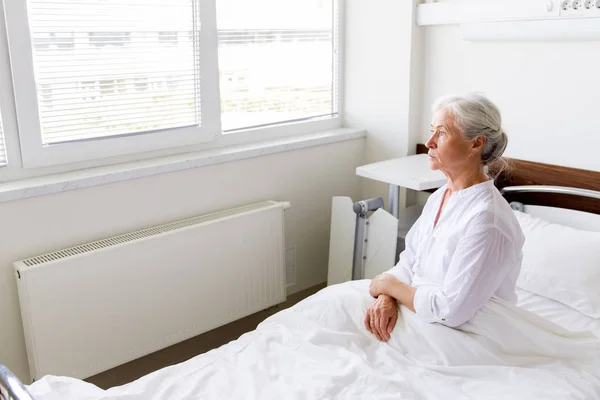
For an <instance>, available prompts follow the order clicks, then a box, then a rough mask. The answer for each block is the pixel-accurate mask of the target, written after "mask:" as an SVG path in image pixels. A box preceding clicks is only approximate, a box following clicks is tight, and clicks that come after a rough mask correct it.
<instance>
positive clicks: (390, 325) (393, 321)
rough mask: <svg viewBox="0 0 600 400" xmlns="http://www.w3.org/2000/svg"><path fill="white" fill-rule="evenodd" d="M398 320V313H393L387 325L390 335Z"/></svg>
mask: <svg viewBox="0 0 600 400" xmlns="http://www.w3.org/2000/svg"><path fill="white" fill-rule="evenodd" d="M397 321H398V313H397V312H395V313H393V314H392V318H390V322H389V323H388V326H387V332H388V336H389V334H391V333H392V331H393V330H394V327H395V326H396V322H397Z"/></svg>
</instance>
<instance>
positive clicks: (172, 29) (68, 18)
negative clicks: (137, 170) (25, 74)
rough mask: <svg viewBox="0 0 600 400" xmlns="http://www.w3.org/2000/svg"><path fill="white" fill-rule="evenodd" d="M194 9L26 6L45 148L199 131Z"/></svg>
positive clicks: (44, 2) (157, 3)
mask: <svg viewBox="0 0 600 400" xmlns="http://www.w3.org/2000/svg"><path fill="white" fill-rule="evenodd" d="M195 3H196V0H152V1H148V0H127V1H123V0H29V23H30V31H31V37H32V47H33V56H34V57H33V60H34V71H35V79H36V86H37V91H38V104H39V112H40V122H41V126H42V141H43V143H45V144H49V143H58V142H66V141H73V140H80V139H90V138H99V137H108V136H115V135H124V134H133V133H140V132H147V131H153V130H159V129H169V128H179V127H185V126H196V125H200V100H199V99H200V92H199V81H200V79H199V76H198V75H199V73H198V71H199V68H198V57H197V40H195V37H196V36H195V35H196V32H197V31H198V21H199V18H198V11H197V7H196V5H195ZM167 82H168V84H167Z"/></svg>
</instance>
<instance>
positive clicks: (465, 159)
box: [425, 109, 480, 173]
mask: <svg viewBox="0 0 600 400" xmlns="http://www.w3.org/2000/svg"><path fill="white" fill-rule="evenodd" d="M478 140H480V139H479V138H477V139H475V140H474V141H478ZM474 141H471V140H467V138H466V137H465V136H464V135H463V133H462V132H461V131H460V130H459V129H458V128H457V127H456V125H455V124H454V117H453V116H452V114H450V113H449V112H448V111H447V110H445V109H441V110H438V111H437V112H436V113H435V114H434V116H433V121H432V122H431V137H430V138H429V140H428V141H427V143H425V146H427V148H428V149H429V153H428V155H429V166H430V167H431V169H433V170H440V171H442V172H445V173H448V172H450V173H453V172H459V171H461V170H463V169H464V168H465V167H470V166H471V164H473V163H474V160H478V159H477V158H474V156H475V155H476V154H477V152H476V151H475V150H476V147H477V145H476V144H475V143H474Z"/></svg>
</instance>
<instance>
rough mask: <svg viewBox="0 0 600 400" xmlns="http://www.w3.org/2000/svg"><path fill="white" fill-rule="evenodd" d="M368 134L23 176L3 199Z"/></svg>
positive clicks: (3, 190) (310, 137)
mask: <svg viewBox="0 0 600 400" xmlns="http://www.w3.org/2000/svg"><path fill="white" fill-rule="evenodd" d="M365 136H366V131H365V130H364V129H350V128H340V129H335V130H330V131H325V132H319V133H311V134H305V135H297V136H291V137H285V138H280V139H275V140H268V141H263V142H257V143H251V144H245V145H238V146H228V147H222V148H216V149H210V150H204V151H198V152H194V153H186V154H178V155H173V156H166V157H160V158H154V159H150V160H141V161H134V162H129V163H123V164H115V165H108V166H103V167H96V168H89V169H83V170H78V171H71V172H64V173H59V174H53V175H47V176H42V177H37V178H29V179H23V180H18V181H13V182H7V183H3V184H0V203H4V202H8V201H14V200H20V199H25V198H28V197H35V196H44V195H48V194H53V193H59V192H65V191H68V190H75V189H82V188H86V187H91V186H97V185H105V184H108V183H113V182H120V181H125V180H128V179H137V178H143V177H146V176H152V175H158V174H164V173H168V172H175V171H182V170H186V169H191V168H198V167H203V166H206V165H212V164H220V163H224V162H229V161H237V160H244V159H247V158H254V157H260V156H266V155H269V154H275V153H281V152H285V151H290V150H298V149H303V148H307V147H313V146H320V145H325V144H330V143H336V142H341V141H344V140H351V139H358V138H362V137H365Z"/></svg>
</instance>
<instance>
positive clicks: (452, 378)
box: [0, 160, 600, 400]
mask: <svg viewBox="0 0 600 400" xmlns="http://www.w3.org/2000/svg"><path fill="white" fill-rule="evenodd" d="M497 182H498V186H500V187H501V188H502V192H503V194H504V195H505V198H506V199H507V200H508V201H509V202H510V203H511V207H512V208H513V209H515V210H516V211H515V212H524V213H527V214H528V215H530V216H531V217H532V218H540V219H543V220H546V221H549V222H553V223H554V224H553V226H554V227H556V226H566V227H569V229H577V232H578V234H579V235H582V236H581V237H582V238H585V237H586V236H585V235H586V233H585V232H588V233H589V237H590V238H592V236H593V235H596V236H593V237H594V238H596V237H597V235H600V233H598V232H600V172H594V171H584V170H576V169H571V168H565V167H559V166H551V165H545V164H537V163H530V162H524V161H518V160H513V170H512V172H511V174H510V175H507V176H500V177H499V178H498V180H497ZM573 186H577V187H575V188H574V187H573ZM369 204H370V205H371V206H372V203H369ZM371 206H368V207H367V208H369V207H371ZM376 206H377V207H371V208H379V207H380V206H381V204H376ZM357 214H359V213H357ZM519 218H522V217H519ZM523 218H525V217H523ZM527 218H529V217H527ZM520 221H521V220H520ZM539 226H540V225H539V223H534V224H533V225H532V227H533V228H532V231H531V232H532V233H531V235H534V234H536V232H535V229H538V228H539ZM527 229H529V228H527ZM553 229H554V228H553ZM565 229H566V228H565ZM537 233H539V232H537ZM542 234H543V232H542ZM527 235H528V233H527V232H526V240H529V239H528V237H527ZM531 237H533V236H531ZM594 240H595V239H594ZM565 245H566V244H565ZM575 245H576V244H575ZM554 250H557V249H554ZM588 261H589V260H588ZM572 262H573V265H572V266H571V268H574V267H576V266H577V265H576V264H577V260H572ZM596 266H598V267H600V259H599V260H597V263H596ZM565 268H567V266H565ZM357 277H358V276H355V278H357ZM534 283H535V282H534ZM518 286H519V285H518ZM367 287H368V281H365V280H354V281H352V282H347V283H342V284H339V285H333V286H330V287H328V288H326V289H324V290H322V291H321V292H319V293H317V294H316V295H314V296H311V297H310V298H308V299H306V300H304V301H302V302H300V303H299V304H297V305H296V306H294V307H292V308H290V309H288V310H284V311H282V312H280V313H278V314H276V315H274V316H272V317H270V318H268V319H267V320H266V321H264V322H263V323H261V324H260V325H259V326H258V327H257V329H256V330H255V331H253V332H250V333H248V334H245V335H243V336H242V337H240V338H239V339H238V340H236V341H233V342H231V343H229V344H227V345H225V346H222V347H221V348H219V349H215V350H213V351H210V352H208V353H206V354H203V355H200V356H197V357H195V358H193V359H191V360H188V361H186V362H183V363H181V364H178V365H175V366H171V367H167V368H164V369H161V370H159V371H156V372H154V373H152V374H149V375H147V376H145V377H142V378H140V379H139V380H137V381H134V382H132V383H130V384H127V385H123V386H121V387H116V388H112V389H109V390H108V391H104V390H102V389H99V388H97V387H95V386H93V385H91V384H88V383H85V382H83V381H80V380H76V379H70V378H67V377H45V378H43V379H41V380H40V381H38V382H35V383H34V384H33V385H31V386H25V385H23V384H22V383H21V382H20V381H19V380H18V379H17V378H16V377H15V376H14V375H12V374H11V373H10V371H8V369H6V368H5V367H2V366H0V387H1V389H0V393H2V394H1V395H0V399H2V400H5V399H14V400H26V399H33V398H35V399H36V400H37V399H40V400H52V399H67V400H68V399H76V398H82V399H90V400H91V399H98V400H99V399H109V398H110V399H119V398H123V399H124V398H127V399H136V400H137V399H188V398H190V399H192V398H245V399H251V398H356V397H360V398H403V396H404V397H406V398H424V399H429V398H431V399H435V398H456V399H458V398H488V399H495V398H498V399H502V398H511V399H513V398H523V399H529V398H544V399H565V398H582V399H585V398H600V397H593V396H596V395H597V396H600V365H596V366H592V367H591V369H590V370H587V369H586V370H585V371H584V370H579V369H578V368H579V367H578V368H575V369H573V368H571V369H569V368H570V367H569V368H567V367H566V366H567V365H569V363H571V364H572V365H578V364H577V363H576V360H575V361H574V360H569V361H565V363H564V366H563V367H564V368H563V367H560V368H558V367H556V365H557V364H560V360H561V358H560V357H563V356H564V357H568V355H564V354H562V353H560V352H559V350H548V351H549V352H556V353H555V354H554V353H553V355H551V356H550V357H548V358H547V359H541V360H540V359H536V358H531V355H530V354H525V353H527V350H523V351H524V353H523V354H512V355H510V354H509V355H507V357H508V358H507V359H506V360H500V361H498V362H499V364H502V365H498V366H497V367H495V366H492V365H490V363H489V360H488V359H486V358H485V357H486V355H485V354H484V353H486V352H488V351H489V352H490V354H491V353H493V352H494V351H495V350H494V346H497V345H502V346H503V345H505V343H504V342H502V340H504V339H502V338H496V339H490V340H491V341H489V340H488V341H483V342H482V341H480V340H479V339H476V338H478V337H482V336H485V335H483V334H482V333H481V332H479V331H478V330H477V329H479V328H478V327H477V326H476V323H473V324H472V325H471V323H467V324H465V325H467V326H466V327H464V328H462V327H461V330H462V331H461V330H458V331H455V330H450V328H446V327H443V326H439V325H436V324H431V325H428V324H421V325H428V326H427V327H425V328H424V329H423V328H420V327H418V326H419V323H418V321H416V320H415V319H414V318H413V317H412V316H411V314H410V313H406V314H403V315H405V317H404V318H402V319H399V321H398V323H397V327H396V328H395V331H394V332H393V334H392V339H391V340H390V342H388V343H381V342H378V341H377V340H376V339H375V338H374V337H372V335H369V334H368V332H366V331H365V329H364V327H362V318H360V317H361V315H362V314H361V313H363V312H364V309H366V307H367V306H368V304H369V299H368V295H367V296H365V295H364V292H365V291H366V290H367ZM518 296H519V302H518V304H519V306H520V307H521V308H523V309H525V310H528V311H530V312H531V313H532V314H535V315H538V316H541V317H543V318H544V319H540V320H536V319H535V318H533V317H530V316H529V313H528V314H527V315H525V314H523V315H518V314H519V312H518V311H501V310H504V309H503V308H502V307H504V306H503V305H502V304H494V305H493V307H495V308H494V310H493V311H494V312H496V313H502V312H507V313H508V314H507V315H510V318H515V320H519V318H521V319H523V318H525V319H527V318H531V321H530V322H531V324H532V325H536V326H538V328H536V329H538V331H539V332H542V328H543V330H544V332H549V331H552V332H554V333H556V332H558V333H560V335H563V337H565V338H571V339H569V340H573V343H577V346H580V347H577V348H579V349H581V354H579V355H580V356H581V357H585V356H586V354H584V353H586V352H587V353H590V352H591V353H593V352H594V351H596V350H600V349H597V347H598V343H600V342H598V339H597V337H596V338H595V339H594V336H598V337H600V315H598V316H590V315H588V314H586V313H584V312H581V311H580V310H578V309H576V308H574V307H572V306H570V305H567V304H565V303H566V302H567V301H562V300H561V299H560V298H558V299H556V298H550V297H545V296H543V295H540V293H539V292H537V293H536V291H535V290H534V291H530V290H527V289H524V288H522V287H518ZM598 311H599V312H600V310H598ZM511 313H512V314H511ZM507 318H508V317H507ZM474 319H476V318H474ZM546 321H552V322H553V323H552V324H550V325H548V326H546V325H544V324H546V323H547V322H546ZM509 325H510V324H509ZM515 326H518V321H517V322H516V323H515ZM540 327H541V328H540ZM563 328H565V329H567V330H569V331H572V332H579V333H573V334H568V333H565V332H567V331H564V332H563V331H562V330H561V329H563ZM415 329H423V330H422V331H419V332H418V336H420V337H422V338H427V342H429V344H431V343H436V340H438V339H439V334H440V332H443V335H447V337H446V336H445V338H444V339H443V340H444V342H443V343H444V345H448V347H454V348H459V349H461V350H460V351H458V352H447V350H445V349H431V348H430V347H427V346H429V344H428V345H427V346H426V347H423V346H424V345H423V343H419V342H418V341H415V342H410V343H409V344H407V343H406V342H405V339H406V338H409V337H412V336H410V335H411V332H413V331H414V330H415ZM538 331H536V332H538ZM465 332H466V334H465ZM532 332H533V331H532ZM583 332H591V333H583ZM488 333H489V332H488ZM499 334H500V333H499ZM501 334H503V335H505V336H510V332H509V333H506V332H501ZM490 335H491V336H490V337H492V338H493V333H492V334H490ZM535 335H537V334H534V336H535ZM560 335H557V334H554V336H552V337H557V336H560ZM569 335H571V336H569ZM474 338H475V339H474ZM547 338H550V336H547ZM486 340H487V339H486ZM493 340H497V342H494V341H493ZM545 340H550V339H545V338H544V337H541V336H540V337H533V338H532V342H531V343H530V344H528V345H529V346H531V347H532V348H533V347H535V346H536V345H540V346H541V345H543V342H544V341H545ZM565 340H566V339H565ZM594 340H595V341H594ZM536 342H540V343H536ZM560 345H561V344H560V343H557V344H556V346H558V347H556V346H555V347H554V348H555V349H558V348H559V347H560ZM586 346H587V347H586ZM441 347H444V346H441ZM525 347H526V346H525ZM475 349H479V350H478V351H476V350H475ZM586 349H587V350H586ZM469 351H472V354H471V353H469ZM503 351H505V350H503ZM415 354H416V355H417V357H415ZM494 354H496V353H494ZM494 357H496V355H494ZM524 360H527V362H525V361H524ZM572 365H571V366H572ZM581 365H585V364H581ZM581 368H583V367H581ZM586 368H587V367H586ZM30 392H31V394H30ZM34 396H35V397H34ZM282 396H283V397H282ZM590 396H592V397H590Z"/></svg>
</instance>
